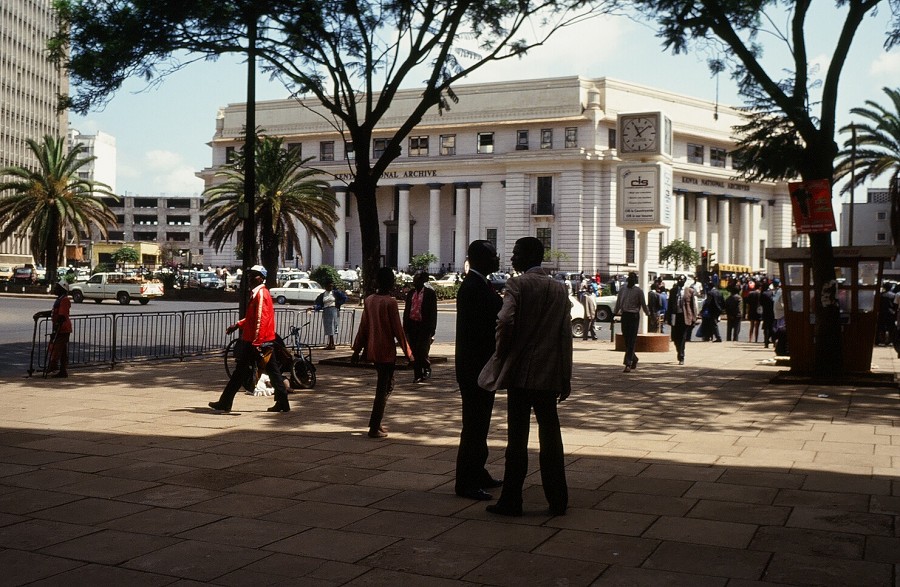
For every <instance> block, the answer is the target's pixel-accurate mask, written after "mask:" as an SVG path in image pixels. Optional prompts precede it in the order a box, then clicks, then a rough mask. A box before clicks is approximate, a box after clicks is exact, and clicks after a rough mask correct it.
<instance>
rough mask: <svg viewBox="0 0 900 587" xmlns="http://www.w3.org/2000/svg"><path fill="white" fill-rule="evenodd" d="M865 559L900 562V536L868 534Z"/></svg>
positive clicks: (880, 561)
mask: <svg viewBox="0 0 900 587" xmlns="http://www.w3.org/2000/svg"><path fill="white" fill-rule="evenodd" d="M865 559H866V560H867V561H874V562H879V563H892V564H900V537H886V536H869V537H868V538H867V539H866V555H865Z"/></svg>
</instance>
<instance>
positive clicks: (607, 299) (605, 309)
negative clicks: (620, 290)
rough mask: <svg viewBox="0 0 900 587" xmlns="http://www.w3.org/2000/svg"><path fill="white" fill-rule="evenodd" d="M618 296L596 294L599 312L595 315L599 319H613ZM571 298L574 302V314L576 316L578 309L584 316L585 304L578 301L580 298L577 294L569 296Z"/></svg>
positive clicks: (603, 320) (580, 314) (605, 320)
mask: <svg viewBox="0 0 900 587" xmlns="http://www.w3.org/2000/svg"><path fill="white" fill-rule="evenodd" d="M616 297H617V296H594V300H595V301H596V303H597V314H596V315H595V319H596V320H597V321H599V322H612V321H613V310H614V309H615V308H616ZM569 299H570V300H572V302H573V310H572V315H573V316H574V315H575V312H576V311H577V312H578V316H579V317H581V316H584V306H583V305H582V304H581V302H579V301H578V298H577V297H576V296H569Z"/></svg>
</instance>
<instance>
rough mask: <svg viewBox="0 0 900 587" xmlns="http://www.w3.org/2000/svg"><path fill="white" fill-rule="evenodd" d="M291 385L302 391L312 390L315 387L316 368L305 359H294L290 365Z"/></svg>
mask: <svg viewBox="0 0 900 587" xmlns="http://www.w3.org/2000/svg"><path fill="white" fill-rule="evenodd" d="M291 383H292V384H295V385H299V386H300V387H302V388H304V389H312V388H313V387H315V386H316V367H315V365H313V364H311V363H309V362H307V360H306V359H303V358H299V359H294V362H293V364H291Z"/></svg>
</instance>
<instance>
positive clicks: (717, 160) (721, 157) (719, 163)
mask: <svg viewBox="0 0 900 587" xmlns="http://www.w3.org/2000/svg"><path fill="white" fill-rule="evenodd" d="M700 157H701V158H702V157H703V153H702V152H701V153H700ZM726 157H727V152H726V151H725V149H720V148H719V147H710V148H709V164H710V165H712V166H713V167H725V158H726ZM701 163H702V161H701Z"/></svg>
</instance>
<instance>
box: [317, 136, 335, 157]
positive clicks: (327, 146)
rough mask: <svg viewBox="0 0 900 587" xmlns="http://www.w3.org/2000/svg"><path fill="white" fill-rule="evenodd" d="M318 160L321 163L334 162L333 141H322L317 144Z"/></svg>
mask: <svg viewBox="0 0 900 587" xmlns="http://www.w3.org/2000/svg"><path fill="white" fill-rule="evenodd" d="M319 159H320V160H322V161H334V141H322V142H320V143H319Z"/></svg>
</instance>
